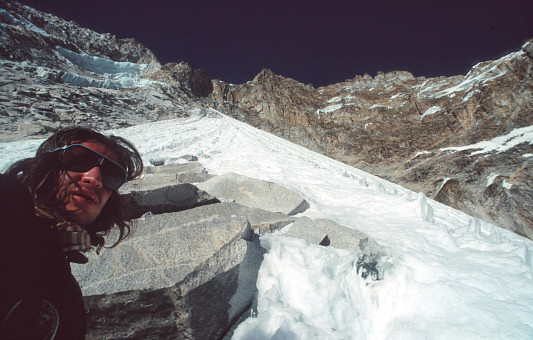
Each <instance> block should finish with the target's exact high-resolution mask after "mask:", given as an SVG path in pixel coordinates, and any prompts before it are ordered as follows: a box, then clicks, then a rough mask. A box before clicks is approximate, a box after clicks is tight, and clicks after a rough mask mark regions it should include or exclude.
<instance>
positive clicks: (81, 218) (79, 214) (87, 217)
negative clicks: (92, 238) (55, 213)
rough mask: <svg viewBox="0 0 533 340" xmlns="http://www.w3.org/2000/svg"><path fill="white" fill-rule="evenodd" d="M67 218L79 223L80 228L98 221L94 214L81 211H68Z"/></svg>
mask: <svg viewBox="0 0 533 340" xmlns="http://www.w3.org/2000/svg"><path fill="white" fill-rule="evenodd" d="M67 217H68V219H69V220H70V221H72V222H75V223H78V224H79V225H80V226H84V225H86V224H89V223H91V222H93V221H94V220H95V219H96V218H95V217H94V214H91V213H89V212H87V211H84V210H81V209H78V210H75V211H67Z"/></svg>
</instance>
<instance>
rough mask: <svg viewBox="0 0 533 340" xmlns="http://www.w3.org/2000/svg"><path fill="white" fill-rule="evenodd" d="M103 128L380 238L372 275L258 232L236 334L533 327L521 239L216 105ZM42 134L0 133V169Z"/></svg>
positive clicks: (350, 334)
mask: <svg viewBox="0 0 533 340" xmlns="http://www.w3.org/2000/svg"><path fill="white" fill-rule="evenodd" d="M108 132H110V133H114V134H117V135H121V136H124V137H126V138H128V139H129V140H131V141H132V142H133V143H134V144H135V145H136V146H137V147H138V149H139V151H140V152H141V154H142V156H143V159H144V161H145V162H146V163H147V164H148V163H149V162H150V161H152V160H154V161H155V160H165V162H166V163H172V162H178V161H179V160H178V157H179V156H182V155H185V154H191V155H196V156H197V157H198V158H199V161H200V162H201V163H202V164H203V165H204V166H205V167H206V169H207V170H208V171H209V172H210V173H212V174H222V173H226V172H236V173H239V174H242V175H246V176H249V177H253V178H258V179H263V180H268V181H272V182H276V183H278V184H281V185H283V186H285V187H287V188H289V189H292V190H294V191H296V192H297V193H299V194H300V195H301V196H302V197H304V198H305V199H306V200H307V201H308V202H309V204H310V206H311V208H310V209H309V210H308V211H306V212H305V213H303V214H301V216H308V217H311V218H327V219H330V220H333V221H335V222H337V223H339V224H341V225H343V226H346V227H350V228H356V229H358V230H360V231H362V232H364V233H367V234H368V235H369V236H371V237H373V238H374V239H375V240H376V241H377V242H379V243H380V244H381V245H383V246H384V247H385V248H386V249H387V256H385V257H384V258H383V263H382V265H381V267H380V270H381V273H380V274H381V275H382V280H380V281H371V280H370V279H368V280H363V279H362V278H361V277H360V276H358V275H357V273H356V271H355V268H354V262H355V261H356V260H357V257H356V256H357V255H356V253H355V252H354V251H347V250H339V249H334V248H331V247H322V246H318V245H309V244H306V243H305V242H304V241H303V240H299V239H294V238H289V237H284V236H283V231H281V232H277V233H275V234H273V235H263V236H261V244H262V245H263V246H264V247H265V248H266V249H268V253H267V254H266V256H265V259H264V262H263V264H262V266H261V269H260V272H259V279H258V283H257V287H258V305H257V313H253V314H254V317H250V318H249V319H248V320H246V321H245V322H244V323H242V324H241V325H240V326H239V328H238V329H237V330H236V332H235V334H234V337H233V338H234V339H372V340H374V339H533V242H532V241H530V240H528V239H525V238H523V237H520V236H518V235H515V234H513V233H511V232H509V231H507V230H503V229H500V228H498V227H495V226H493V225H490V224H487V223H485V222H482V221H480V220H478V219H475V218H473V217H470V216H468V215H466V214H464V213H462V212H459V211H457V210H454V209H452V208H449V207H447V206H445V205H442V204H440V203H437V202H434V201H432V200H429V199H426V197H424V195H422V194H419V193H415V192H412V191H409V190H406V189H404V188H402V187H400V186H397V185H394V184H392V183H390V182H387V181H384V180H381V179H379V178H377V177H375V176H372V175H370V174H367V173H365V172H362V171H360V170H358V169H355V168H353V167H350V166H347V165H344V164H342V163H340V162H337V161H334V160H332V159H329V158H327V157H324V156H322V155H319V154H317V153H314V152H311V151H309V150H306V149H305V148H303V147H300V146H297V145H295V144H292V143H289V142H287V141H284V140H282V139H280V138H277V137H275V136H273V135H270V134H268V133H266V132H263V131H260V130H257V129H254V128H252V127H250V126H248V125H246V124H243V123H241V122H238V121H235V120H233V119H231V118H228V117H226V116H223V115H221V114H219V113H217V112H215V111H191V117H190V118H186V119H177V120H172V121H163V122H158V123H151V124H146V125H138V126H134V127H130V128H125V129H120V130H114V131H108ZM41 142H42V140H39V141H26V142H15V143H4V144H0V156H1V160H0V170H1V171H4V170H5V168H6V166H7V165H8V164H10V163H11V162H13V161H15V160H17V159H20V158H22V157H28V156H31V155H33V153H34V152H35V150H36V148H37V146H38V145H39V144H40V143H41ZM492 142H494V141H492ZM288 228H290V226H289V227H288ZM104 256H105V254H104Z"/></svg>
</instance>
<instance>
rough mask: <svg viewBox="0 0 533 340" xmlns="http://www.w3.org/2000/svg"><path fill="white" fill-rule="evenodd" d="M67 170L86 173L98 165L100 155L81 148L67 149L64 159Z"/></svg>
mask: <svg viewBox="0 0 533 340" xmlns="http://www.w3.org/2000/svg"><path fill="white" fill-rule="evenodd" d="M62 161H63V165H64V166H65V169H66V170H70V171H75V172H85V171H87V170H90V169H91V168H93V167H94V166H96V165H97V164H98V155H97V154H95V153H94V152H91V151H90V150H87V149H85V148H84V147H81V146H73V147H70V148H68V149H66V150H65V151H64V153H63V157H62Z"/></svg>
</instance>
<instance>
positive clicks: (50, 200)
mask: <svg viewBox="0 0 533 340" xmlns="http://www.w3.org/2000/svg"><path fill="white" fill-rule="evenodd" d="M88 141H94V142H98V143H100V144H103V145H104V146H105V147H106V148H108V149H109V150H110V151H112V152H113V153H115V154H116V155H117V157H118V163H119V164H120V165H122V167H123V168H124V169H126V173H127V179H128V181H129V180H132V179H134V178H136V177H138V176H139V175H140V174H141V172H142V170H143V163H142V159H141V155H140V154H139V152H138V151H137V149H136V148H135V146H133V144H132V143H131V142H129V141H127V140H126V139H124V138H122V137H118V136H113V135H111V136H104V135H103V134H101V133H99V132H97V131H96V130H93V129H90V128H87V127H78V126H75V127H67V128H62V129H59V130H57V131H56V132H55V133H54V134H53V135H52V136H50V137H49V138H48V139H47V140H46V141H44V142H43V143H42V144H41V146H39V149H38V150H37V154H36V155H35V157H32V158H26V159H23V160H20V161H18V162H16V163H14V164H13V165H11V167H10V168H9V169H8V170H7V172H6V174H7V175H10V176H14V177H16V178H17V180H18V181H19V182H21V183H22V184H24V185H25V186H27V187H28V188H29V190H30V191H31V193H32V196H33V199H34V203H35V204H36V205H37V206H39V207H40V208H43V209H46V210H49V211H51V212H52V213H53V214H54V215H55V216H61V211H60V209H59V207H60V204H61V202H60V200H58V199H57V194H58V192H59V175H60V174H61V173H62V172H63V171H64V169H63V168H62V167H61V163H60V162H59V159H58V153H57V152H50V151H52V150H55V149H57V148H60V147H63V146H67V145H71V144H76V143H82V142H88ZM126 215H127V212H126V206H125V204H124V201H123V199H122V198H121V197H120V195H119V194H118V192H117V190H113V192H112V193H111V196H110V198H109V200H108V201H107V203H106V205H105V206H104V208H103V209H102V212H101V213H100V215H99V216H98V217H97V218H96V219H95V220H94V221H93V222H91V223H90V224H88V225H86V226H85V229H86V230H87V231H88V232H89V234H90V235H91V242H92V243H93V245H95V246H97V252H99V251H100V249H101V248H102V247H103V245H104V244H105V240H104V239H103V237H100V236H98V235H97V233H99V232H104V233H105V234H106V235H107V234H108V233H109V231H110V230H111V229H112V228H113V227H114V226H116V227H117V228H118V230H119V237H118V239H117V241H116V242H115V243H114V244H113V245H112V246H111V247H115V246H116V245H118V244H119V243H120V242H121V241H122V240H123V239H124V238H126V237H127V236H128V235H129V233H130V230H131V228H130V224H129V223H128V221H126V218H125V216H126Z"/></svg>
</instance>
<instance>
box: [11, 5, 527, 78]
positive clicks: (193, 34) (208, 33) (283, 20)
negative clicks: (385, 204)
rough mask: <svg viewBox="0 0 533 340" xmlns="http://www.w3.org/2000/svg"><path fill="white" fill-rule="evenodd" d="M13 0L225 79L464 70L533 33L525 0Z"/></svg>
mask: <svg viewBox="0 0 533 340" xmlns="http://www.w3.org/2000/svg"><path fill="white" fill-rule="evenodd" d="M21 2H22V3H24V4H27V5H30V6H32V7H35V8H37V9H39V10H41V11H44V12H48V13H52V14H54V15H57V16H59V17H61V18H63V19H66V20H74V21H76V22H77V23H78V24H80V25H81V26H83V27H87V28H91V29H93V30H95V31H97V32H99V33H104V32H109V33H112V34H114V35H116V36H117V37H119V38H135V39H137V40H138V41H140V42H141V43H142V44H144V45H145V46H146V47H148V48H149V49H150V50H152V52H154V54H155V55H156V56H157V58H158V59H159V60H160V61H161V62H162V63H166V62H179V61H186V62H188V63H189V64H190V65H191V66H192V67H194V68H203V69H205V70H206V71H207V73H208V74H209V76H210V77H211V78H213V79H214V78H217V79H221V80H224V81H227V82H232V83H244V82H246V81H249V80H251V79H253V77H254V76H255V75H256V74H257V73H259V72H260V71H261V69H263V68H270V69H272V70H273V71H274V72H275V73H276V74H280V75H283V76H286V77H291V78H294V79H296V80H298V81H301V82H303V83H312V84H313V85H315V86H322V85H328V84H332V83H336V82H340V81H343V80H345V79H348V78H353V77H354V76H356V75H363V74H365V73H368V74H370V75H372V76H374V75H375V74H376V73H377V72H378V71H384V72H388V71H394V70H402V71H409V72H411V73H413V74H414V75H415V76H426V77H437V76H442V75H445V76H450V75H458V74H466V73H467V72H468V70H469V69H470V68H471V67H472V66H473V65H475V64H476V63H477V62H480V61H486V60H490V59H496V58H499V57H501V56H503V55H505V54H507V53H509V52H513V51H516V50H519V49H520V47H521V46H522V44H523V43H524V42H525V41H526V40H527V39H529V38H533V0H446V1H433V0H420V1H412V0H404V1H402V0H387V1H384V0H367V1H359V0H351V1H348V0H342V1H335V0H320V1H319V0H316V1H313V0H307V1H291V0H280V1H278V0H268V1H267V0H257V1H254V0H211V1H205V0H152V1H146V0H145V1H141V0H105V1H104V0H76V1H64V0H22V1H21Z"/></svg>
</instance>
